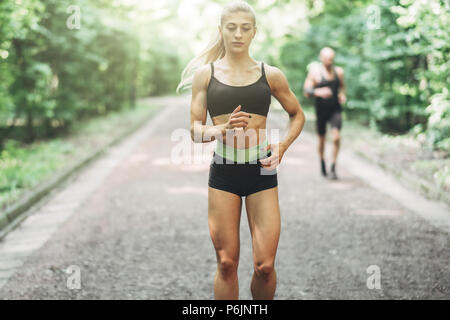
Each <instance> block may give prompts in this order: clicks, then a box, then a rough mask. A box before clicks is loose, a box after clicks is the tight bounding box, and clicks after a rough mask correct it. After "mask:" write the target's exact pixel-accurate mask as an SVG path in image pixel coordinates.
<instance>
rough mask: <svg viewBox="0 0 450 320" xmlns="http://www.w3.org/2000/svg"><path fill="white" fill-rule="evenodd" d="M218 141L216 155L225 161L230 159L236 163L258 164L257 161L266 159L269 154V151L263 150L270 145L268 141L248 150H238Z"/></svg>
mask: <svg viewBox="0 0 450 320" xmlns="http://www.w3.org/2000/svg"><path fill="white" fill-rule="evenodd" d="M216 141H217V144H216V154H218V155H219V156H221V157H222V158H224V159H228V160H230V161H235V162H238V163H243V162H252V161H255V162H256V160H257V159H261V158H264V157H265V156H266V155H267V154H268V152H269V151H268V150H263V148H264V147H266V146H267V145H268V144H269V143H268V141H267V139H266V140H264V141H263V142H261V143H260V144H258V145H256V146H254V147H251V148H248V149H238V148H234V147H231V146H229V145H227V144H224V143H222V142H221V141H219V140H216Z"/></svg>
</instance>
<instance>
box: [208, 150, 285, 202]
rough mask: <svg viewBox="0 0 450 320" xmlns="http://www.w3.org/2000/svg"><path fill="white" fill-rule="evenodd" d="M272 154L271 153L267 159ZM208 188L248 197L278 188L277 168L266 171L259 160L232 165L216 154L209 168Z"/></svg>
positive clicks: (232, 163)
mask: <svg viewBox="0 0 450 320" xmlns="http://www.w3.org/2000/svg"><path fill="white" fill-rule="evenodd" d="M270 154H271V152H270V151H269V152H268V153H267V157H269V156H270ZM264 158H266V157H264ZM262 159H263V158H262ZM226 161H228V163H227V162H226ZM208 186H209V187H211V188H215V189H219V190H223V191H228V192H231V193H234V194H236V195H238V196H240V197H246V196H248V195H250V194H252V193H255V192H258V191H262V190H266V189H270V188H274V187H276V186H278V177H277V168H275V169H273V170H268V169H265V168H263V167H262V166H261V163H260V162H259V160H256V161H253V163H251V162H250V163H248V162H245V163H236V162H231V163H230V161H229V160H226V159H224V158H222V157H221V156H219V155H218V154H216V153H215V152H214V155H213V158H212V160H211V164H210V167H209V178H208Z"/></svg>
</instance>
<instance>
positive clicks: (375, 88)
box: [280, 0, 450, 146]
mask: <svg viewBox="0 0 450 320" xmlns="http://www.w3.org/2000/svg"><path fill="white" fill-rule="evenodd" d="M377 12H379V13H380V15H379V18H380V19H379V21H380V24H379V27H377V26H376V25H375V26H371V25H369V22H370V21H371V19H373V18H374V17H371V16H370V15H373V14H374V13H375V14H376V13H377ZM375 18H376V17H375ZM448 21H450V14H449V10H448V8H447V9H446V8H445V4H444V3H443V2H442V1H438V0H434V1H412V0H411V1H410V0H402V1H397V0H375V1H357V2H355V1H339V2H334V1H329V2H328V1H326V2H325V6H324V8H323V10H322V11H321V12H320V14H316V15H315V16H313V17H312V18H311V27H310V29H309V30H308V31H307V33H306V34H305V35H299V36H296V37H292V36H291V37H289V39H288V41H287V42H286V44H285V45H284V46H283V47H282V48H281V53H280V57H281V61H282V63H283V65H284V66H285V67H286V69H287V70H289V71H288V72H287V75H288V78H289V79H290V81H292V82H293V83H295V86H294V89H295V90H296V91H297V92H299V93H300V92H302V84H303V81H304V78H305V77H306V71H307V67H308V65H309V64H310V63H311V62H313V61H318V59H317V58H318V57H317V56H318V53H319V51H320V49H321V48H322V47H324V46H330V47H332V48H334V49H335V50H336V61H335V62H336V64H337V65H340V66H342V67H343V68H344V70H345V80H346V84H347V96H348V103H347V105H346V106H345V111H346V113H347V117H348V118H350V119H358V120H359V121H361V122H362V123H366V124H371V125H373V126H376V127H378V128H379V129H380V130H382V131H384V132H395V133H402V132H406V131H408V130H409V129H411V128H412V127H414V126H415V125H417V124H422V125H424V127H425V125H426V123H427V119H428V118H429V117H430V115H431V114H432V112H433V111H430V110H434V109H433V108H431V107H430V108H428V109H426V107H427V106H428V105H430V104H432V102H431V100H430V99H431V97H432V96H433V95H434V94H438V93H442V90H443V89H444V87H446V86H448V83H449V80H450V75H449V70H450V68H449V63H450V62H449V61H450V60H449V59H448V57H449V44H450V41H449V40H450V39H449V31H450V30H449V24H448ZM439 97H440V98H436V99H439V101H440V102H442V96H439ZM300 98H301V99H303V101H302V102H303V103H305V102H306V103H308V102H309V101H304V98H303V97H300ZM443 126H445V125H443V124H442V123H441V125H440V126H439V127H437V126H436V125H433V126H430V129H429V130H431V131H432V132H434V133H431V131H430V133H429V135H430V137H431V136H433V137H435V138H436V141H445V139H446V138H445V136H447V137H448V131H447V130H446V129H444V128H443ZM432 128H434V129H432ZM437 132H439V134H437ZM430 139H431V138H430ZM432 140H433V141H435V139H434V138H433V139H432ZM436 143H437V142H436ZM434 146H436V144H435V143H434ZM441 146H442V144H441Z"/></svg>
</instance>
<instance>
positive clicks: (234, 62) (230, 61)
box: [222, 52, 256, 69]
mask: <svg viewBox="0 0 450 320" xmlns="http://www.w3.org/2000/svg"><path fill="white" fill-rule="evenodd" d="M222 60H223V61H224V62H225V63H226V64H227V65H229V66H233V67H234V68H237V69H247V68H248V66H249V65H251V64H253V63H255V62H256V61H255V60H253V59H252V58H251V57H250V55H249V54H248V52H243V53H238V54H233V53H230V54H228V53H226V54H225V56H224V57H223V58H222Z"/></svg>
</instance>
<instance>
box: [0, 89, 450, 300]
mask: <svg viewBox="0 0 450 320" xmlns="http://www.w3.org/2000/svg"><path fill="white" fill-rule="evenodd" d="M189 101H190V100H189V99H188V98H176V99H173V98H172V99H168V100H167V101H166V103H167V110H166V111H165V115H164V116H162V117H160V118H159V120H158V122H157V123H154V122H151V123H149V124H148V125H147V126H146V128H144V129H143V130H141V131H140V133H138V134H137V135H134V136H133V137H130V139H128V140H129V141H128V143H129V144H128V146H127V147H123V146H118V147H117V148H113V150H111V152H110V153H108V154H106V155H105V156H104V159H103V161H104V162H103V163H102V162H99V163H100V164H99V163H97V164H93V165H92V166H91V167H90V168H87V169H86V172H85V176H84V177H83V178H81V177H80V178H79V179H90V180H86V181H90V182H89V183H78V184H76V181H74V182H71V183H69V184H68V185H66V186H65V187H64V188H62V189H61V190H59V191H58V192H60V193H59V194H60V195H61V196H60V197H59V198H58V200H59V201H60V203H69V200H67V199H72V198H70V196H74V195H75V194H80V197H79V198H77V199H78V200H77V202H75V204H74V205H73V206H72V207H71V208H70V210H72V211H71V212H69V211H67V210H68V209H67V208H66V209H64V207H63V208H62V209H60V210H59V211H58V210H56V211H53V213H52V214H53V215H54V216H55V215H56V216H58V214H59V213H58V212H61V215H63V214H66V216H67V217H64V218H61V219H60V221H59V224H58V225H57V226H55V227H53V228H50V227H45V226H47V224H46V223H50V222H45V223H44V222H42V225H40V226H39V225H38V226H36V224H35V223H28V224H27V221H25V222H24V224H23V226H20V227H19V228H18V229H16V230H14V231H13V232H11V233H10V234H9V235H8V236H7V237H6V238H5V239H4V240H3V241H2V242H0V280H1V278H2V277H3V279H4V280H3V284H2V283H1V281H0V299H212V298H213V276H214V272H215V269H216V261H215V253H214V249H213V246H212V243H211V240H210V236H209V230H208V224H207V180H208V170H209V159H206V160H205V161H203V162H202V163H200V164H195V165H189V164H184V165H183V164H178V165H176V164H173V163H172V162H171V161H170V157H171V153H172V151H173V150H174V146H176V145H179V140H176V133H178V132H183V130H185V131H186V132H188V131H187V130H188V128H189ZM277 117H278V120H279V119H280V118H279V117H280V116H279V115H278V114H276V113H275V112H272V111H271V113H270V114H269V123H268V128H269V129H270V128H276V127H277V126H278V125H277V123H279V122H277V121H278V120H277ZM275 120H277V121H275ZM209 121H210V120H209ZM177 129H178V130H177ZM175 130H177V131H175ZM172 135H173V136H172ZM171 137H173V139H171ZM131 142H133V143H134V144H133V143H131ZM124 143H126V142H124ZM343 143H345V141H343ZM185 145H186V146H189V145H191V143H190V142H189V141H187V143H186V144H185ZM210 146H212V144H210ZM327 147H328V149H327V153H329V152H330V151H331V150H330V148H329V147H330V146H327ZM111 159H113V160H111ZM100 161H101V160H100ZM354 161H357V160H354ZM96 165H97V167H96ZM102 169H104V170H103V171H102ZM338 174H339V176H340V180H338V181H330V180H326V179H323V178H322V177H321V176H320V175H319V162H318V158H317V154H316V141H315V137H314V136H312V135H310V134H307V133H306V132H305V133H302V135H301V136H300V138H299V139H297V140H296V141H295V143H294V144H293V145H292V146H291V148H290V149H289V150H288V151H287V152H286V154H285V157H284V159H283V162H282V164H281V165H280V167H279V169H278V175H279V197H280V207H281V216H282V221H281V223H282V226H281V227H282V230H281V237H280V242H279V248H278V254H277V259H276V269H277V275H278V287H277V292H276V296H275V298H276V299H419V298H420V299H432V298H434V299H449V298H450V273H449V261H450V249H449V234H448V232H447V231H446V230H445V229H441V228H439V227H436V226H435V225H434V224H431V223H430V222H429V221H427V220H426V219H424V218H423V216H420V215H417V214H416V213H414V212H413V211H411V210H410V209H408V208H407V207H405V206H403V205H402V204H401V203H400V202H398V201H397V200H395V199H394V198H392V197H390V196H389V195H387V194H386V193H385V192H382V190H378V189H376V188H374V187H372V186H370V185H369V184H367V183H366V182H364V180H362V179H360V178H359V177H358V176H356V175H353V174H352V171H351V170H350V168H349V167H346V164H345V163H344V162H342V164H341V163H339V164H338ZM99 175H101V177H100V176H99ZM79 181H84V180H79ZM89 186H90V189H89ZM68 188H71V189H70V190H69V189H68ZM65 190H66V192H65ZM68 190H69V191H68ZM59 194H57V193H55V195H54V197H56V195H59ZM411 200H413V199H411ZM52 201H53V200H49V202H48V203H46V204H43V205H42V206H41V207H40V208H39V209H35V211H36V215H38V216H39V214H41V216H44V214H43V213H45V212H48V211H49V210H50V208H51V206H53V208H54V207H55V205H54V204H52ZM68 212H69V213H68ZM47 214H48V213H47ZM33 217H34V216H33V215H31V216H30V218H29V219H32V218H33ZM61 217H62V216H61ZM47 220H52V221H53V220H54V219H47ZM42 221H43V220H42ZM27 228H28V229H27ZM38 235H39V236H38ZM39 237H41V238H40V239H42V240H41V243H40V244H37V243H38V242H36V241H37V240H36V239H38V238H39ZM27 240H28V242H27ZM250 240H251V239H250V233H249V229H248V223H247V219H246V214H245V205H244V206H243V212H242V223H241V257H240V265H239V285H240V298H241V299H251V294H250V290H249V285H250V279H251V275H252V272H253V269H252V268H253V267H252V258H251V241H250ZM23 243H31V245H28V246H26V245H25V247H23V246H22V247H21V244H23ZM33 244H34V245H33ZM24 248H25V249H24ZM21 250H22V251H21ZM69 266H75V268H79V269H78V270H79V271H80V273H79V274H80V277H81V278H80V279H81V288H80V289H70V288H69V287H70V286H69V287H68V279H69V278H70V279H72V278H71V277H72V276H71V275H69V274H68V273H66V270H67V268H68V267H69ZM370 266H375V267H370ZM368 268H369V271H370V270H372V269H371V268H375V269H376V270H379V272H380V276H381V278H380V286H381V287H380V288H379V289H377V288H372V289H369V287H368V285H367V280H368V278H369V277H371V276H372V277H373V275H371V274H369V273H368ZM369 282H370V281H369ZM370 283H372V282H370Z"/></svg>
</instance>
